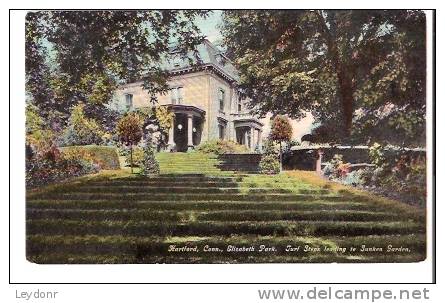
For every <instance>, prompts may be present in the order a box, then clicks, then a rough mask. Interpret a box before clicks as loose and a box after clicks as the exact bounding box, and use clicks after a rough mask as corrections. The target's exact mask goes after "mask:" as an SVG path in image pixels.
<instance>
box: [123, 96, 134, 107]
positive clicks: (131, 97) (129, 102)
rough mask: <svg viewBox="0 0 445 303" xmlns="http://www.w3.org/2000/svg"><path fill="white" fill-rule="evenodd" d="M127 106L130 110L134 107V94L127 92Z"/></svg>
mask: <svg viewBox="0 0 445 303" xmlns="http://www.w3.org/2000/svg"><path fill="white" fill-rule="evenodd" d="M125 107H126V108H127V110H130V109H132V108H133V95H132V94H125Z"/></svg>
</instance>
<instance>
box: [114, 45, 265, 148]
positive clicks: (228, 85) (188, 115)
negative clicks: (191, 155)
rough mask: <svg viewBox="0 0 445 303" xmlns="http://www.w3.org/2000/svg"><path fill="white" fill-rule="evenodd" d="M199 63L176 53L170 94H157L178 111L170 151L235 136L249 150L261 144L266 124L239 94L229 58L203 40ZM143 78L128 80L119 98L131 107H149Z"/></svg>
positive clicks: (171, 66) (171, 63)
mask: <svg viewBox="0 0 445 303" xmlns="http://www.w3.org/2000/svg"><path fill="white" fill-rule="evenodd" d="M197 55H198V58H199V65H198V66H196V65H194V66H191V65H190V64H189V61H188V60H187V59H183V58H181V57H180V56H179V55H178V54H175V53H174V52H172V53H171V56H172V58H171V60H168V63H167V64H166V66H165V68H166V69H167V70H168V71H169V73H170V76H171V77H170V80H169V86H170V91H169V94H165V95H159V96H157V100H158V103H159V105H163V106H167V107H168V108H169V110H170V111H172V112H174V113H175V121H174V126H173V127H172V128H171V129H170V131H169V135H168V150H169V151H187V150H191V149H193V148H194V147H195V146H197V145H199V144H200V143H202V142H205V141H208V140H216V139H223V140H232V141H236V142H238V143H239V144H243V145H245V146H247V147H248V148H249V149H250V150H252V151H254V150H255V149H257V148H258V149H261V144H262V128H263V124H262V123H261V122H260V120H259V119H258V117H255V116H253V115H251V114H250V112H249V110H248V109H247V108H246V106H245V104H246V102H247V100H242V99H241V98H240V97H239V96H238V93H237V90H236V85H235V84H236V83H237V79H238V76H237V72H236V70H235V68H234V66H233V64H232V63H231V62H230V60H229V59H228V58H227V57H226V56H225V55H224V54H223V53H222V52H221V51H220V50H219V49H218V48H217V47H215V46H214V45H213V44H212V43H210V42H209V41H207V40H205V41H204V43H202V44H201V45H200V46H198V48H197ZM141 84H142V83H141V82H135V83H131V84H127V85H124V86H122V87H120V88H119V89H118V91H117V92H116V97H117V98H118V99H119V100H121V101H122V102H124V104H125V105H126V107H127V108H128V109H132V108H140V107H146V106H149V105H150V104H149V102H150V101H149V99H150V98H149V96H148V94H147V92H146V91H145V90H143V88H142V86H141Z"/></svg>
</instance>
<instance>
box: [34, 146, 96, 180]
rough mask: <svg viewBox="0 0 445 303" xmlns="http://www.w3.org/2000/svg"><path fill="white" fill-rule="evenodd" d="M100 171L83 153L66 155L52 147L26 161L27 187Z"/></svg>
mask: <svg viewBox="0 0 445 303" xmlns="http://www.w3.org/2000/svg"><path fill="white" fill-rule="evenodd" d="M98 170H99V167H98V165H96V164H95V163H93V162H92V161H91V160H90V158H89V156H88V155H87V154H85V153H83V152H80V153H77V154H76V152H74V153H68V154H65V153H63V152H60V150H59V149H58V148H57V147H55V146H52V147H51V148H50V149H48V150H47V151H45V152H41V153H38V154H36V155H34V156H33V157H31V158H29V159H27V161H26V185H27V187H35V186H38V185H45V184H48V183H50V182H56V181H61V180H64V179H67V178H71V177H77V176H81V175H85V174H89V173H94V172H97V171H98Z"/></svg>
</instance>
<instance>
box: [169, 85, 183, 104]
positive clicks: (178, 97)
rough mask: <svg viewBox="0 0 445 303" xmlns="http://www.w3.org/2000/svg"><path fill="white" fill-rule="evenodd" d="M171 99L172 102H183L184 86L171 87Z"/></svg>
mask: <svg viewBox="0 0 445 303" xmlns="http://www.w3.org/2000/svg"><path fill="white" fill-rule="evenodd" d="M170 94H171V101H172V104H181V103H182V87H180V86H178V87H174V88H172V89H171V92H170Z"/></svg>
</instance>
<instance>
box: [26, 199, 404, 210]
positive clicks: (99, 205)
mask: <svg viewBox="0 0 445 303" xmlns="http://www.w3.org/2000/svg"><path fill="white" fill-rule="evenodd" d="M27 207H28V208H35V209H45V208H52V209H70V208H74V209H79V208H80V209H85V210H88V209H91V210H106V209H117V210H121V209H153V210H205V211H211V210H283V211H295V210H351V211H355V210H361V211H392V212H394V213H399V212H398V210H396V209H392V208H390V207H388V206H386V205H381V204H373V203H367V202H354V201H348V200H345V201H339V202H335V203H333V202H327V201H325V200H322V201H298V202H289V201H279V200H276V201H273V202H267V201H266V202H249V201H244V202H243V201H205V200H204V201H175V200H171V201H168V200H166V201H144V200H134V201H128V200H122V199H121V200H114V201H110V200H92V201H89V200H45V199H43V200H28V201H27Z"/></svg>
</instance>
